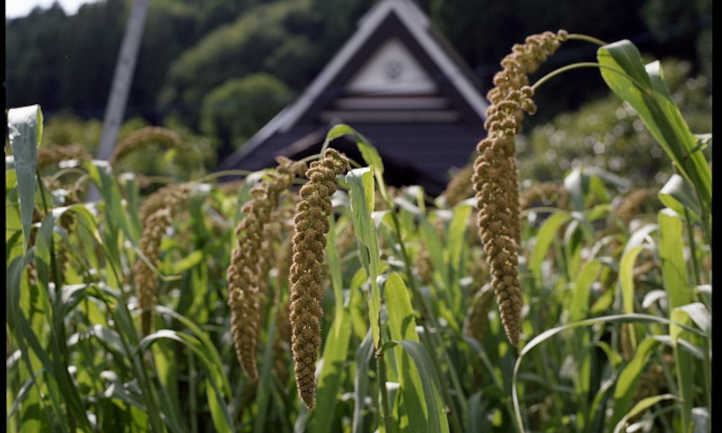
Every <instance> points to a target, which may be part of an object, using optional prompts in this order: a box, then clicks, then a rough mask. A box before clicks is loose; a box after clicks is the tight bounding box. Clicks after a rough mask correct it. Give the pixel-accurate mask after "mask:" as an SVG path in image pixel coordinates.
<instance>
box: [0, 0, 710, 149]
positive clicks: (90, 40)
mask: <svg viewBox="0 0 722 433" xmlns="http://www.w3.org/2000/svg"><path fill="white" fill-rule="evenodd" d="M414 1H417V3H418V4H419V5H420V6H421V8H422V9H424V10H425V11H427V12H428V13H429V15H430V17H431V20H432V22H433V23H434V24H435V26H436V27H437V28H438V29H439V31H440V33H442V34H443V35H444V36H446V38H447V39H449V41H450V43H451V45H452V46H453V47H454V48H455V49H456V50H457V51H458V52H459V54H460V55H461V57H462V58H464V60H465V61H466V62H467V63H468V64H469V65H470V67H471V69H472V71H473V74H474V75H475V77H476V79H477V80H476V81H477V84H478V87H479V88H480V89H481V91H482V92H486V91H487V90H488V89H489V88H490V86H491V80H492V77H493V75H494V73H495V72H496V71H497V70H499V68H500V66H499V61H500V59H501V58H502V57H503V56H504V55H505V54H506V53H507V52H508V51H509V49H510V47H511V46H512V44H514V43H516V42H520V41H521V40H523V38H524V36H526V35H528V34H530V33H536V32H540V31H544V30H548V29H558V28H566V29H567V30H569V31H571V32H582V33H587V34H591V35H594V36H598V37H600V38H602V39H604V40H607V41H614V40H618V39H622V38H629V39H631V40H633V41H634V42H635V43H636V44H637V45H638V46H639V48H640V49H641V50H642V51H643V52H648V53H651V54H653V55H654V56H655V57H658V58H661V57H666V56H675V57H679V58H683V59H685V60H688V61H690V62H691V64H692V65H693V69H692V71H693V72H694V73H699V72H701V73H704V74H705V76H706V77H707V86H708V87H707V89H708V91H709V90H710V89H711V76H712V75H711V70H712V34H711V4H712V1H711V0H692V1H683V0H601V1H597V2H589V3H585V5H584V7H579V3H578V2H577V1H574V0H559V1H557V2H555V3H554V4H553V5H551V4H550V3H549V2H541V1H530V0H507V1H503V2H498V1H491V0H443V1H442V0H414ZM130 2H131V0H105V1H101V2H96V3H90V4H86V5H83V6H82V7H81V8H80V9H79V11H78V13H77V14H75V15H72V16H66V15H65V13H64V12H63V10H62V8H60V6H58V5H54V6H53V7H51V8H49V9H46V10H42V9H36V10H34V11H33V12H32V13H31V14H30V15H28V16H27V17H23V18H18V19H12V20H7V21H6V53H7V63H6V71H7V74H6V75H7V83H6V85H7V104H8V105H9V106H21V105H29V104H34V103H39V104H41V105H42V106H43V111H44V112H45V113H46V116H47V117H48V118H50V117H52V115H53V114H54V113H56V112H60V111H61V110H71V111H72V112H74V113H76V114H78V115H80V116H81V117H84V118H88V117H96V118H100V117H102V115H103V111H104V109H105V104H106V103H107V97H108V93H109V90H110V81H111V79H112V75H113V68H114V66H115V60H116V57H117V54H118V50H119V47H120V42H121V38H122V32H123V29H124V24H125V20H126V18H127V13H128V12H127V11H128V6H129V5H130ZM369 7H370V4H369V2H367V1H363V0H344V1H338V0H203V1H201V0H153V2H151V7H150V11H149V16H148V23H147V25H146V29H145V33H146V34H145V37H144V40H143V42H142V45H141V52H140V58H139V61H138V65H137V69H136V72H135V79H134V83H133V86H132V88H131V94H130V97H129V103H128V104H129V105H128V108H127V115H128V117H132V116H142V117H143V118H145V119H147V120H148V121H149V122H150V123H153V124H158V123H160V121H161V119H164V118H167V117H168V116H174V117H175V118H176V119H177V120H178V121H180V122H182V123H184V124H186V125H187V126H188V127H190V128H191V129H192V130H194V131H199V130H200V129H201V115H200V111H201V108H202V105H203V102H204V99H205V98H206V96H207V95H208V94H209V93H210V92H211V91H213V90H214V89H216V88H218V87H219V86H222V85H223V83H225V82H226V81H228V80H232V79H237V78H242V77H245V76H247V75H249V74H255V73H266V74H269V75H272V76H274V77H275V78H276V79H278V80H280V81H282V82H283V83H284V84H285V85H286V86H288V87H289V88H290V89H292V90H293V91H294V92H296V93H298V92H300V91H301V90H303V88H304V87H305V86H307V85H308V83H310V82H311V80H312V79H313V78H314V77H315V76H316V75H317V74H318V72H319V71H320V70H321V68H323V66H324V65H325V64H326V62H328V61H329V60H330V58H331V56H333V54H334V53H335V52H336V51H337V50H338V48H339V47H340V46H341V44H343V43H344V42H345V41H346V40H347V38H348V37H349V36H350V35H351V34H352V33H353V32H354V31H355V29H356V26H357V23H358V19H359V17H360V16H361V15H362V14H363V13H365V12H366V11H367V10H368V9H369ZM595 50H596V47H594V46H592V45H590V44H585V43H582V42H578V41H570V42H569V43H568V44H566V46H565V47H564V48H563V49H562V50H561V51H560V52H558V53H557V54H555V55H554V56H552V57H551V58H550V59H549V60H548V62H547V63H546V64H545V65H544V67H543V68H542V69H541V70H540V71H538V73H537V75H536V76H541V75H542V74H544V73H546V72H548V71H550V70H551V69H553V68H556V67H559V66H561V65H562V64H566V63H570V62H574V61H580V60H590V59H594V58H595ZM606 92H607V90H606V87H605V86H604V84H603V82H602V80H601V78H600V77H599V74H598V73H597V71H595V70H592V69H588V70H578V71H574V72H573V73H572V75H570V76H569V79H567V80H552V81H551V82H550V83H548V84H546V85H544V86H543V87H542V88H541V89H540V94H539V98H540V100H544V101H545V104H544V105H545V106H544V109H543V110H540V112H539V113H537V115H535V116H533V117H532V118H530V119H529V123H528V126H533V125H540V124H542V123H544V122H546V121H549V120H550V119H552V118H553V117H554V116H555V115H557V114H559V113H561V112H564V111H566V110H571V109H576V108H578V107H579V106H581V105H582V104H584V103H588V102H590V101H592V100H594V99H595V98H598V97H600V96H602V95H606ZM257 108H258V109H259V110H262V109H263V108H262V107H261V106H258V107H257ZM254 109H255V108H254ZM260 117H264V116H260ZM260 117H259V118H260ZM249 134H250V133H249ZM249 134H247V135H249ZM226 145H227V146H228V148H230V147H231V146H232V145H231V143H226ZM228 148H227V149H228Z"/></svg>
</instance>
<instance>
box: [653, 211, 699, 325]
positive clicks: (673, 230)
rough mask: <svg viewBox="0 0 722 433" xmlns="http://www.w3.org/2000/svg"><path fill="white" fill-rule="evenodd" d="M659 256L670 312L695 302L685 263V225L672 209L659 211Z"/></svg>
mask: <svg viewBox="0 0 722 433" xmlns="http://www.w3.org/2000/svg"><path fill="white" fill-rule="evenodd" d="M658 218H659V232H660V241H659V256H660V259H661V261H662V279H663V282H664V288H665V290H666V291H667V301H668V302H669V311H672V310H673V309H674V308H677V307H681V306H682V305H686V304H689V303H691V302H693V301H694V289H693V288H692V287H691V286H690V285H689V284H688V283H687V264H686V263H685V261H684V255H683V251H684V241H683V237H682V235H683V225H682V219H681V218H680V216H679V215H677V214H676V213H675V212H673V211H672V210H671V209H668V208H665V209H662V210H661V211H659V215H658Z"/></svg>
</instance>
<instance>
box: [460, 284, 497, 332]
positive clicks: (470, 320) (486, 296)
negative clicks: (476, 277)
mask: <svg viewBox="0 0 722 433" xmlns="http://www.w3.org/2000/svg"><path fill="white" fill-rule="evenodd" d="M493 299H494V290H493V289H492V286H491V284H489V283H487V284H484V285H483V286H482V287H481V288H480V289H479V290H477V291H476V293H475V294H474V296H473V298H472V300H471V305H470V306H469V310H468V311H467V313H466V318H465V319H464V335H466V336H467V337H472V338H473V339H475V340H476V341H478V342H481V341H483V338H484V335H485V334H486V331H487V329H488V328H489V318H488V316H487V313H488V312H489V308H491V304H492V301H493Z"/></svg>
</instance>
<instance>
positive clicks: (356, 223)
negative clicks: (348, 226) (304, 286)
mask: <svg viewBox="0 0 722 433" xmlns="http://www.w3.org/2000/svg"><path fill="white" fill-rule="evenodd" d="M373 182H374V180H373V176H372V174H371V169H370V168H369V167H364V168H357V169H355V170H351V171H349V172H348V174H346V183H348V185H349V187H350V188H351V194H350V195H351V221H352V222H353V228H354V232H355V233H356V237H357V239H358V240H359V241H361V245H362V248H361V251H360V253H361V262H362V263H363V265H364V267H365V268H366V269H367V274H368V277H369V283H370V284H371V295H370V296H369V322H370V323H371V331H372V334H373V337H374V346H375V347H378V346H379V344H380V341H381V331H380V327H379V320H380V314H381V292H380V290H379V287H378V284H377V283H376V277H377V276H378V273H379V268H380V266H381V264H380V259H379V248H378V243H377V240H376V228H375V226H374V223H373V218H371V212H372V211H373V203H374V197H373V191H374V187H373V185H374V184H373Z"/></svg>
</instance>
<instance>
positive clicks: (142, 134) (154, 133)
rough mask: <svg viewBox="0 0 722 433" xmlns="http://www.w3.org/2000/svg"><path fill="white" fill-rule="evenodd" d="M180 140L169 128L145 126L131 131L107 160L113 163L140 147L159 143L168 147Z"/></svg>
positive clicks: (175, 144) (178, 142)
mask: <svg viewBox="0 0 722 433" xmlns="http://www.w3.org/2000/svg"><path fill="white" fill-rule="evenodd" d="M180 142H181V139H180V136H179V135H178V134H176V133H175V132H173V131H171V130H170V129H167V128H163V127H160V126H147V127H145V128H141V129H139V130H137V131H135V132H133V133H131V134H130V135H128V136H127V137H126V138H125V139H124V140H123V141H121V142H120V143H118V145H117V146H115V149H114V150H113V154H112V155H110V159H109V160H108V161H109V162H110V164H111V165H113V164H116V163H117V162H118V161H120V160H121V159H122V158H123V157H124V156H126V155H128V154H130V153H132V152H134V151H135V150H137V149H140V148H142V147H146V146H150V145H153V144H160V145H161V146H163V147H164V148H170V147H174V146H177V145H178V144H180Z"/></svg>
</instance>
